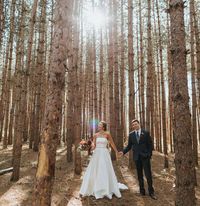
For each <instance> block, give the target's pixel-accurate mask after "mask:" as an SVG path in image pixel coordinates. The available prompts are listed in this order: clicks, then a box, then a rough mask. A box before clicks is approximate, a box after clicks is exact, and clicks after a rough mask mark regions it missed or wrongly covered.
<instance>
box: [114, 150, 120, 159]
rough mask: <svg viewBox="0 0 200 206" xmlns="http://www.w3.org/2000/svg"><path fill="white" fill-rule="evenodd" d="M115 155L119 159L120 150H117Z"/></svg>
mask: <svg viewBox="0 0 200 206" xmlns="http://www.w3.org/2000/svg"><path fill="white" fill-rule="evenodd" d="M115 155H116V158H117V160H118V159H119V158H120V156H119V152H118V151H117V152H115Z"/></svg>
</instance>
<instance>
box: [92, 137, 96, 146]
mask: <svg viewBox="0 0 200 206" xmlns="http://www.w3.org/2000/svg"><path fill="white" fill-rule="evenodd" d="M95 148H96V135H94V137H93V142H92V150H94V149H95Z"/></svg>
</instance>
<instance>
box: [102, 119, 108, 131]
mask: <svg viewBox="0 0 200 206" xmlns="http://www.w3.org/2000/svg"><path fill="white" fill-rule="evenodd" d="M100 123H101V124H102V125H103V130H104V131H107V123H106V122H105V121H100Z"/></svg>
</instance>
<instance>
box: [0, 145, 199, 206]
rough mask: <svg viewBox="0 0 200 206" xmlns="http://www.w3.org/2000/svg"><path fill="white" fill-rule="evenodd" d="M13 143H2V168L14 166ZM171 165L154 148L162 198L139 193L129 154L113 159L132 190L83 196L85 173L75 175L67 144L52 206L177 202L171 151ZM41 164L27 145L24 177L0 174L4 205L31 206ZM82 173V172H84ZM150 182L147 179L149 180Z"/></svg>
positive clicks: (1, 204) (136, 205)
mask: <svg viewBox="0 0 200 206" xmlns="http://www.w3.org/2000/svg"><path fill="white" fill-rule="evenodd" d="M11 157H12V147H10V146H9V147H8V149H2V147H1V145H0V170H1V169H5V168H8V167H10V165H11ZM169 160H170V162H169V165H170V169H168V170H163V164H164V158H163V155H161V154H160V153H158V152H154V154H153V158H152V171H153V181H154V188H155V193H156V196H157V197H158V200H152V199H151V198H150V197H149V196H148V195H146V196H140V195H139V194H138V182H137V176H136V172H135V170H134V171H133V172H132V171H130V170H129V169H128V158H127V157H126V156H125V157H122V158H121V159H120V160H118V161H115V162H113V165H114V169H115V172H116V175H117V178H118V181H119V182H121V183H124V184H126V185H127V186H128V188H129V189H128V190H125V191H122V197H121V198H120V199H118V198H116V197H115V196H114V197H113V199H112V200H109V199H108V198H103V199H99V200H96V199H95V198H94V197H85V198H82V199H81V198H80V197H79V189H80V185H81V181H82V175H81V176H78V175H74V173H73V163H67V162H66V148H65V147H64V146H62V147H59V148H58V150H57V161H56V177H55V182H54V188H53V195H52V206H81V205H83V206H129V205H130V206H132V205H134V206H145V205H148V206H154V205H156V206H170V205H174V195H175V188H174V180H175V177H174V172H175V169H174V164H173V155H169ZM88 161H89V160H88V158H87V155H86V154H83V173H84V170H85V168H86V166H87V164H88ZM36 167H37V153H36V152H33V151H32V150H29V149H28V145H26V144H25V145H23V154H22V161H21V173H20V180H19V181H17V182H14V183H13V182H10V176H11V173H7V174H4V175H1V176H0V206H31V205H32V198H33V188H34V180H35V173H36ZM83 173H82V174H83ZM197 181H198V183H199V184H200V170H199V169H198V170H197ZM145 185H146V182H145ZM196 198H197V205H200V186H198V187H197V188H196Z"/></svg>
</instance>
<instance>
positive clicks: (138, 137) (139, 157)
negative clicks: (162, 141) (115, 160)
mask: <svg viewBox="0 0 200 206" xmlns="http://www.w3.org/2000/svg"><path fill="white" fill-rule="evenodd" d="M131 123H132V128H133V131H132V132H130V134H129V138H128V145H127V147H126V148H125V149H124V150H123V151H120V152H118V151H117V148H116V146H115V143H114V142H113V139H112V137H111V135H110V133H109V132H107V124H106V122H104V121H101V122H100V123H99V125H98V133H96V134H95V135H94V138H93V149H94V153H93V155H92V157H91V160H90V163H89V165H88V167H87V169H86V172H85V174H84V176H83V181H82V185H81V189H80V195H82V196H90V195H92V196H95V198H96V199H99V198H103V197H108V198H109V199H112V196H113V194H114V195H115V196H116V197H118V198H120V197H121V193H120V190H126V189H128V187H127V186H126V185H124V184H121V183H119V182H118V181H117V178H116V175H115V172H114V169H113V165H112V161H111V158H110V153H109V150H108V149H107V144H108V142H110V144H111V146H112V148H113V150H114V151H115V153H116V156H117V157H121V156H122V155H125V154H126V153H127V152H128V151H129V150H131V149H132V150H133V155H134V157H133V159H134V161H135V165H136V169H137V176H138V181H139V188H140V191H139V192H140V194H141V195H142V196H144V195H145V194H146V193H145V188H144V179H143V171H144V173H145V176H146V179H147V183H148V193H149V196H150V197H151V198H152V199H157V198H156V196H155V195H154V188H153V183H152V174H151V163H150V159H151V156H152V149H153V145H152V140H151V136H150V134H149V132H148V131H146V130H144V129H141V127H140V123H139V121H138V120H137V119H134V120H132V122H131Z"/></svg>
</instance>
